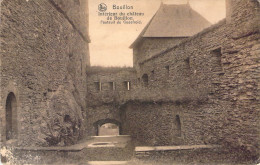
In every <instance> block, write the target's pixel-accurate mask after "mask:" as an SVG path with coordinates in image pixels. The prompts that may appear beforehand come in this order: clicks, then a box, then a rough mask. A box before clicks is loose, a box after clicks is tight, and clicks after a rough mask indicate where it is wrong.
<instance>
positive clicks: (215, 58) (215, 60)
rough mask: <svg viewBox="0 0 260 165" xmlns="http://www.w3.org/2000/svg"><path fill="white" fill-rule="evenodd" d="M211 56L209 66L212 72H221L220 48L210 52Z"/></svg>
mask: <svg viewBox="0 0 260 165" xmlns="http://www.w3.org/2000/svg"><path fill="white" fill-rule="evenodd" d="M210 54H211V64H212V65H211V66H212V71H213V72H219V71H222V64H221V56H222V54H221V48H218V49H215V50H212V51H211V52H210Z"/></svg>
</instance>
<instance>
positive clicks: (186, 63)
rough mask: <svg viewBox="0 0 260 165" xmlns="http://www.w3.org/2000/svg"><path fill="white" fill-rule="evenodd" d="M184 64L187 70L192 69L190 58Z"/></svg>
mask: <svg viewBox="0 0 260 165" xmlns="http://www.w3.org/2000/svg"><path fill="white" fill-rule="evenodd" d="M184 62H185V66H186V68H187V69H190V57H187V58H186V59H185V60H184Z"/></svg>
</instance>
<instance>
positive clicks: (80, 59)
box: [80, 59, 82, 76]
mask: <svg viewBox="0 0 260 165" xmlns="http://www.w3.org/2000/svg"><path fill="white" fill-rule="evenodd" d="M80 74H81V76H82V59H80Z"/></svg>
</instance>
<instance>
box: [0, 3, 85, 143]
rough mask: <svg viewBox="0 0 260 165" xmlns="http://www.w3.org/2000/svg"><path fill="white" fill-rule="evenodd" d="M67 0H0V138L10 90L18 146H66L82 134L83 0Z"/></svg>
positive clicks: (83, 97)
mask: <svg viewBox="0 0 260 165" xmlns="http://www.w3.org/2000/svg"><path fill="white" fill-rule="evenodd" d="M68 2H70V3H68ZM68 2H67V1H66V3H65V1H59V0H37V1H31V0H29V1H28V0H3V1H2V2H1V102H0V110H1V132H2V138H1V141H2V142H5V139H6V138H5V137H6V135H5V132H6V130H5V129H6V121H5V114H6V110H5V109H6V108H5V107H6V99H7V96H8V94H9V93H10V92H13V93H14V94H15V97H16V100H17V117H16V119H15V120H17V124H18V136H17V137H16V138H15V139H17V140H18V143H19V145H24V146H30V145H43V146H45V145H69V144H72V143H75V142H76V141H77V140H78V139H80V138H81V137H82V136H83V134H84V130H85V128H84V124H83V123H84V118H83V116H84V113H85V107H86V104H85V97H86V76H85V70H86V65H87V64H89V52H88V42H89V39H88V29H87V27H88V24H87V22H88V20H87V17H88V15H87V13H88V10H87V6H86V3H87V1H85V0H75V1H68Z"/></svg>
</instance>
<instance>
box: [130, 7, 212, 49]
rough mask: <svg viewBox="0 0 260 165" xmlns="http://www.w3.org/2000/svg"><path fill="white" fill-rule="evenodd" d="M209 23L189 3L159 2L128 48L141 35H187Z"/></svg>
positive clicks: (196, 31) (198, 30)
mask: <svg viewBox="0 0 260 165" xmlns="http://www.w3.org/2000/svg"><path fill="white" fill-rule="evenodd" d="M210 25H211V24H210V23H209V22H208V21H207V20H206V19H205V18H204V17H202V16H201V15H200V14H199V13H197V12H196V11H194V10H193V9H192V8H191V7H190V5H189V4H185V5H172V4H161V6H160V8H159V9H158V11H157V12H156V13H155V15H154V16H153V18H152V19H151V20H150V22H149V23H148V24H147V25H146V27H145V28H144V29H143V31H142V32H141V34H140V35H139V36H138V38H137V39H136V40H135V42H134V43H133V44H132V45H131V46H130V48H133V47H134V46H135V45H136V44H137V43H139V41H141V39H142V38H143V37H189V36H192V35H194V34H196V33H198V32H200V31H202V30H203V29H205V28H207V27H209V26H210Z"/></svg>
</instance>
